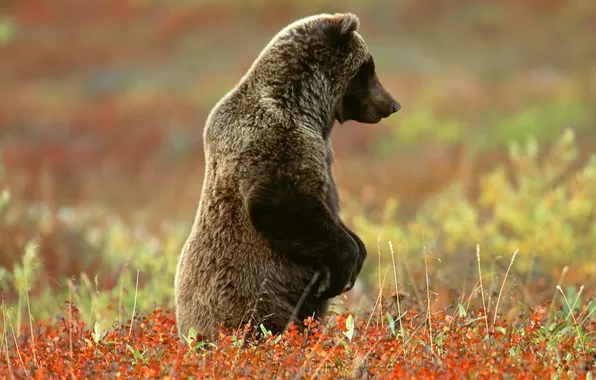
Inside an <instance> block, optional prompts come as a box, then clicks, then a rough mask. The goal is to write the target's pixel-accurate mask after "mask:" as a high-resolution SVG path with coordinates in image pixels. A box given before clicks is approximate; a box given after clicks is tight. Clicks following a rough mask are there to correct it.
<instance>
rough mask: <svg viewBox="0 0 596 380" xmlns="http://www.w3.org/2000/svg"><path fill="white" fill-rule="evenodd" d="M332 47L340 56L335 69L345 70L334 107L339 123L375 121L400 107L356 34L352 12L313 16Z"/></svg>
mask: <svg viewBox="0 0 596 380" xmlns="http://www.w3.org/2000/svg"><path fill="white" fill-rule="evenodd" d="M313 20H315V22H317V23H318V26H319V28H320V29H319V30H320V31H321V32H322V33H323V35H324V39H325V40H326V41H327V42H328V47H329V48H330V49H331V52H330V53H331V54H330V55H332V56H333V55H335V54H334V53H336V55H335V58H340V61H336V62H335V63H334V68H335V70H337V69H340V68H342V66H343V70H342V72H343V73H347V75H346V76H344V78H345V79H346V82H345V83H344V86H343V88H344V91H343V94H342V96H341V100H340V101H338V104H337V107H336V109H335V118H336V120H337V121H338V122H339V123H344V122H346V121H348V120H354V121H357V122H360V123H368V124H374V123H378V122H379V121H380V120H381V119H383V118H386V117H388V116H390V115H392V114H393V113H395V112H397V111H399V110H400V109H401V105H400V104H399V102H397V101H396V100H395V99H394V98H393V96H391V94H389V92H387V90H386V89H385V88H384V87H383V85H382V84H381V82H380V81H379V78H378V77H377V73H376V70H375V60H374V58H373V56H372V54H371V52H370V51H369V49H368V47H367V44H366V43H365V42H364V39H363V38H362V37H361V36H360V35H359V34H358V33H357V30H358V27H359V20H358V17H357V16H356V15H354V14H352V13H340V14H335V15H320V16H319V17H318V18H314V19H313Z"/></svg>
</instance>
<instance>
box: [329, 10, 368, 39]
mask: <svg viewBox="0 0 596 380" xmlns="http://www.w3.org/2000/svg"><path fill="white" fill-rule="evenodd" d="M359 25H360V22H359V20H358V16H356V15H355V14H353V13H336V14H334V15H333V16H331V17H330V18H327V19H326V20H325V22H324V23H323V29H324V32H325V34H326V35H327V37H328V38H329V40H330V42H331V43H332V44H339V43H341V42H343V41H345V40H346V39H347V38H348V37H349V35H350V34H351V33H352V32H355V31H356V30H358V27H359Z"/></svg>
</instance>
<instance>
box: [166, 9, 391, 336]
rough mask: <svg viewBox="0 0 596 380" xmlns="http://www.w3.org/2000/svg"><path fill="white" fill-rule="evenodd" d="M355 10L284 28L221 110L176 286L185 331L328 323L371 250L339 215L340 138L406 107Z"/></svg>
mask: <svg viewBox="0 0 596 380" xmlns="http://www.w3.org/2000/svg"><path fill="white" fill-rule="evenodd" d="M358 26H359V20H358V18H357V17H356V16H355V15H353V14H350V13H345V14H335V15H330V14H322V15H316V16H311V17H307V18H303V19H301V20H298V21H296V22H294V23H292V24H290V25H288V26H287V27H285V28H284V29H282V30H281V31H280V32H279V33H278V34H277V35H276V36H275V37H274V38H273V39H272V40H271V41H270V42H269V44H268V45H267V46H266V47H265V48H264V49H263V50H262V52H261V53H260V55H259V56H258V57H257V59H256V60H255V62H254V63H253V64H252V66H251V67H250V69H249V70H248V72H247V73H246V74H245V75H244V77H243V78H242V79H241V80H240V82H239V83H238V84H237V85H236V86H235V87H234V88H233V89H232V90H231V91H230V92H229V93H228V94H226V95H225V96H224V97H223V98H222V99H221V100H220V101H219V102H218V103H217V104H216V105H215V107H214V108H213V109H212V111H211V112H210V114H209V116H208V118H207V121H206V126H205V130H204V149H205V160H206V163H205V178H204V183H203V189H202V194H201V198H200V201H199V206H198V210H197V214H196V218H195V221H194V224H193V226H192V230H191V233H190V236H189V237H188V239H187V241H186V243H185V245H184V247H183V249H182V253H181V255H180V259H179V263H178V268H177V271H176V278H175V301H176V319H177V324H178V330H179V333H180V334H182V335H186V334H187V333H188V331H189V329H190V328H194V329H195V330H196V332H197V334H198V335H201V336H203V337H206V338H211V337H213V335H214V334H215V333H216V331H217V329H218V327H219V326H223V327H224V328H228V329H234V328H241V327H243V325H244V324H245V323H251V325H252V326H258V325H259V324H261V323H262V324H263V325H264V327H266V328H267V329H269V330H270V331H272V332H273V333H274V334H275V333H278V332H282V331H283V330H284V329H285V327H286V326H287V324H288V323H289V322H294V323H296V324H298V325H301V324H302V321H303V320H304V319H305V318H306V317H309V316H315V317H322V316H323V315H324V314H325V312H326V311H327V305H328V300H329V299H331V298H333V297H335V296H337V295H339V294H341V293H343V292H345V291H348V290H349V289H350V288H351V287H352V286H353V285H354V282H355V280H356V276H357V275H358V274H359V272H360V270H361V268H362V264H363V262H364V259H365V258H366V255H367V252H366V248H365V246H364V244H363V242H362V241H361V240H360V238H359V237H358V236H357V235H356V234H355V233H354V232H352V231H351V230H350V229H349V228H348V227H347V226H346V225H345V224H344V223H343V222H342V220H341V219H340V217H339V198H338V193H337V189H336V185H335V182H334V180H333V176H332V173H331V164H332V162H333V157H332V150H331V145H330V139H329V135H330V133H331V131H332V127H333V125H334V123H335V121H338V122H339V123H340V124H342V123H344V122H345V121H347V120H355V121H357V122H361V123H370V124H373V123H378V122H379V121H380V120H381V119H382V118H385V117H388V116H389V115H391V114H393V113H395V112H396V111H398V110H399V109H400V108H401V106H400V104H399V103H398V102H397V101H396V100H395V99H393V97H392V96H391V95H390V94H389V93H388V92H387V91H386V90H385V89H384V88H383V86H382V85H381V83H380V82H379V80H378V78H377V76H376V72H375V65H374V60H373V57H372V56H371V53H370V52H369V50H368V48H367V45H366V43H365V42H364V40H363V39H362V37H361V36H360V35H359V34H358V33H357V29H358Z"/></svg>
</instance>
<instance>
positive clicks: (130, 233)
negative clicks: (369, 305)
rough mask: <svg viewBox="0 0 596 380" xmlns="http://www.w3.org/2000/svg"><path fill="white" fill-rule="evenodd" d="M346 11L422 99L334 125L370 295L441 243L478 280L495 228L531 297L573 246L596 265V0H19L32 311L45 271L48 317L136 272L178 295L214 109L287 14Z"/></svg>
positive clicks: (12, 99)
mask: <svg viewBox="0 0 596 380" xmlns="http://www.w3.org/2000/svg"><path fill="white" fill-rule="evenodd" d="M347 11H350V12H354V13H356V14H357V15H358V17H359V18H360V23H361V26H360V33H361V34H362V36H363V37H364V39H365V40H366V41H367V43H368V45H369V47H370V50H371V51H372V53H373V55H374V57H375V60H376V62H377V70H378V75H379V77H380V79H381V81H382V83H383V84H384V85H385V87H386V88H387V89H388V90H389V91H390V92H391V93H392V94H393V95H394V97H395V98H396V99H397V100H398V101H400V103H401V104H402V107H403V108H402V110H401V111H400V112H398V113H397V114H395V115H393V116H392V117H391V118H389V119H387V120H384V121H383V122H382V123H380V124H378V125H364V124H358V123H354V122H351V123H347V124H346V125H343V126H341V127H338V128H336V129H335V131H334V135H333V143H334V147H335V152H336V163H335V167H334V173H335V176H336V180H337V182H338V185H339V187H340V190H341V197H342V202H343V204H344V206H343V207H344V208H343V210H344V211H343V213H344V217H345V218H346V221H347V223H348V224H349V225H351V226H353V228H354V229H355V230H356V231H357V232H358V233H359V234H360V235H362V236H363V239H364V240H365V242H366V244H367V247H368V248H369V260H367V264H366V267H365V269H364V271H363V274H362V276H361V283H360V284H359V286H358V287H357V288H356V289H355V290H354V292H353V297H356V296H358V295H363V294H368V293H367V292H368V291H373V290H375V289H376V287H378V285H379V284H381V283H383V281H385V277H383V276H384V275H385V276H386V275H387V271H389V273H390V276H388V277H387V280H386V285H387V286H389V287H391V286H393V277H394V276H393V273H395V274H396V276H395V277H396V278H397V281H398V282H399V283H401V284H402V285H403V286H404V287H405V288H404V289H408V288H409V289H410V291H411V293H413V294H416V293H417V292H418V288H419V286H422V285H424V280H423V277H420V274H421V273H422V274H423V273H424V253H425V252H426V253H427V254H429V255H431V256H432V258H433V259H434V260H430V262H429V265H430V268H429V270H430V271H432V272H433V274H432V275H431V285H432V286H433V287H434V288H435V291H436V293H437V299H441V297H447V296H448V294H450V292H451V293H454V294H455V295H456V296H459V295H463V294H466V295H467V294H468V293H469V292H470V291H471V290H472V288H473V286H474V283H475V281H476V280H477V277H474V276H477V273H476V272H474V271H473V270H468V271H465V270H463V268H464V267H466V268H468V269H469V267H470V263H475V261H474V260H476V245H477V244H479V245H480V246H481V253H482V255H483V257H486V259H485V260H484V261H483V265H486V267H487V270H486V273H487V276H488V277H487V278H488V280H487V281H491V283H490V286H491V287H490V289H489V291H492V289H493V285H494V288H496V289H497V291H498V287H499V286H500V281H501V279H502V274H503V272H504V269H503V268H505V269H506V268H507V266H508V263H509V260H510V258H511V255H512V254H513V252H514V251H515V250H516V249H519V254H518V257H517V258H516V263H515V265H514V266H513V269H512V278H513V281H512V284H511V286H512V289H515V290H516V291H517V292H518V293H519V294H521V295H522V296H523V297H524V299H525V300H530V301H538V300H541V299H542V298H541V297H542V296H541V295H542V294H547V295H548V297H550V296H552V292H553V287H552V284H554V283H556V282H557V281H558V279H559V276H560V275H561V273H562V268H564V266H565V265H567V266H568V273H567V279H568V281H570V282H573V283H574V284H575V285H574V286H577V287H579V285H585V286H586V287H587V288H590V286H591V285H594V281H595V280H594V275H593V273H595V272H596V252H595V248H594V247H596V227H595V226H596V223H594V221H595V220H594V215H593V210H594V208H595V207H596V178H595V176H596V174H595V173H596V165H595V164H594V161H593V160H592V159H591V156H590V154H591V152H592V151H593V149H594V146H595V144H596V112H595V110H596V104H595V103H596V40H595V39H594V36H596V3H595V2H594V1H590V0H574V1H569V0H525V1H491V0H475V1H471V0H451V1H431V0H401V1H387V0H385V1H381V0H366V1H365V0H353V1H350V2H345V1H341V0H337V1H336V0H319V1H311V0H290V1H278V0H249V1H242V2H240V1H231V0H230V1H225V0H222V1H216V0H211V1H209V0H196V1H185V0H169V1H165V0H134V1H133V0H102V1H97V0H95V1H93V0H90V1H74V0H61V1H56V0H52V1H50V0H35V1H33V0H3V1H2V2H1V4H0V154H1V158H2V166H1V167H2V174H1V175H0V181H1V182H0V191H2V189H7V190H6V192H5V195H4V198H3V199H4V200H3V201H2V206H1V207H2V208H1V211H0V213H1V214H0V218H1V219H0V266H2V270H1V271H0V282H1V284H2V288H3V289H4V290H5V292H6V294H5V297H6V299H7V300H8V301H7V302H11V303H12V304H13V305H14V307H15V310H17V311H16V312H17V313H19V312H20V310H21V309H22V308H23V307H24V306H23V305H24V304H23V302H22V299H23V296H24V294H25V292H29V293H28V294H29V296H30V297H35V299H36V301H35V303H34V305H33V310H32V313H34V314H35V315H36V316H39V317H45V316H52V315H54V313H55V312H56V310H58V308H60V307H61V305H62V304H63V302H64V301H65V300H68V299H69V297H70V298H71V299H73V300H74V301H75V302H77V303H78V307H79V308H81V310H84V312H86V313H88V314H89V315H90V316H94V317H97V318H108V319H109V318H114V317H115V316H118V317H119V318H122V314H123V310H130V309H131V308H132V306H131V305H132V302H133V298H134V295H135V293H136V294H139V295H140V297H139V303H138V306H137V307H138V308H141V309H143V308H150V307H153V306H154V305H155V304H161V305H167V306H168V307H172V306H173V273H174V271H175V265H176V262H177V258H178V253H179V251H180V248H181V246H182V244H183V242H184V239H185V238H186V236H187V234H188V232H189V228H190V226H191V224H192V221H193V218H194V216H195V211H196V207H197V202H198V200H199V195H200V191H201V186H202V179H203V178H202V175H203V148H202V128H203V123H204V121H205V118H206V116H207V114H208V112H209V111H210V109H211V107H212V106H213V105H214V104H215V102H216V101H217V100H218V99H219V98H220V97H221V96H223V95H224V94H225V93H226V92H227V91H228V90H229V89H230V88H232V87H233V86H234V85H235V84H236V82H237V81H238V80H239V79H240V77H241V76H242V75H243V74H244V72H245V71H246V70H247V69H248V68H249V66H250V64H251V63H252V61H253V60H254V59H255V58H256V56H257V55H258V54H259V52H260V50H261V49H262V48H263V47H264V46H265V45H266V44H267V43H268V41H269V40H270V38H271V37H273V35H274V34H275V33H277V31H278V30H279V29H281V28H282V27H284V26H285V25H286V24H288V23H290V22H292V21H294V20H295V19H297V18H300V17H304V16H307V15H311V14H315V13H322V12H327V13H332V12H347ZM389 242H391V244H392V246H393V248H394V257H395V260H396V266H395V271H393V269H392V268H393V267H390V266H388V265H390V264H391V263H392V257H391V255H390V250H389ZM484 255H485V256H484ZM387 263H388V264H387ZM464 264H468V266H466V265H464ZM474 265H475V264H474ZM387 268H389V269H387ZM471 268H472V269H474V266H472V267H471ZM137 280H138V289H137ZM485 286H488V285H485ZM439 289H441V291H439ZM573 289H576V288H573ZM513 293H514V292H513ZM584 294H587V291H586V293H584ZM143 296H145V297H143ZM545 297H546V296H545ZM354 299H356V298H354ZM369 300H373V301H374V296H371V297H369ZM348 301H349V300H348ZM348 301H346V302H348ZM354 302H356V301H354ZM347 304H348V305H353V304H354V303H352V304H349V302H348V303H347Z"/></svg>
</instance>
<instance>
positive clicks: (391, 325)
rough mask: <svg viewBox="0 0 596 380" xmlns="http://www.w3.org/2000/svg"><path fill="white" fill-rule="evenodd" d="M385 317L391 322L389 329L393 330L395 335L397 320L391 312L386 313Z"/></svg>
mask: <svg viewBox="0 0 596 380" xmlns="http://www.w3.org/2000/svg"><path fill="white" fill-rule="evenodd" d="M385 318H387V323H388V324H389V330H391V335H395V320H394V319H393V317H392V316H391V314H389V313H387V314H385Z"/></svg>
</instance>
